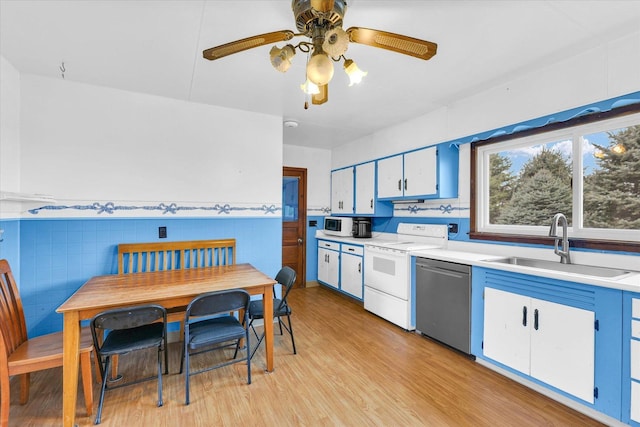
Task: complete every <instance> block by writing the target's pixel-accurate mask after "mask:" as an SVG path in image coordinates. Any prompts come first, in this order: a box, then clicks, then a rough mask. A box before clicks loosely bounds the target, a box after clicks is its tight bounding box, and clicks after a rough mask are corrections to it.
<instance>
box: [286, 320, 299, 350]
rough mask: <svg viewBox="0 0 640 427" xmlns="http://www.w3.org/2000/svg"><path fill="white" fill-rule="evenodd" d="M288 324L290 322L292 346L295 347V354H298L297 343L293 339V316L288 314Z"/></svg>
mask: <svg viewBox="0 0 640 427" xmlns="http://www.w3.org/2000/svg"><path fill="white" fill-rule="evenodd" d="M287 322H289V335H291V345H292V346H293V354H298V353H297V352H296V342H295V341H294V339H293V326H291V316H290V315H288V314H287Z"/></svg>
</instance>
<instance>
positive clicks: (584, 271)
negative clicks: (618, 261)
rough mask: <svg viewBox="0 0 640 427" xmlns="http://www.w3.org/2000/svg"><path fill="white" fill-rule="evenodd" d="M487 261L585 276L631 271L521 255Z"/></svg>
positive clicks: (609, 274) (604, 275)
mask: <svg viewBox="0 0 640 427" xmlns="http://www.w3.org/2000/svg"><path fill="white" fill-rule="evenodd" d="M486 261H487V262H499V263H502V264H512V265H521V266H523V267H533V268H540V269H544V270H554V271H562V272H566V273H575V274H581V275H584V276H595V277H606V278H609V279H611V278H614V277H616V278H617V277H618V276H623V275H625V274H629V273H631V271H629V270H620V269H617V268H607V267H594V266H591V265H581V264H561V263H560V262H557V261H545V260H542V259H533V258H520V257H509V258H498V259H488V260H486Z"/></svg>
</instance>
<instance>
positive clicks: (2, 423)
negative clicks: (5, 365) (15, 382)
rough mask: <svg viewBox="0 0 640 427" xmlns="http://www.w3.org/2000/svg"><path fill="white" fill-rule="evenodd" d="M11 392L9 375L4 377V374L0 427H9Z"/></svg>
mask: <svg viewBox="0 0 640 427" xmlns="http://www.w3.org/2000/svg"><path fill="white" fill-rule="evenodd" d="M10 390H11V384H10V383H9V374H8V373H7V375H4V373H3V375H2V378H0V427H7V426H8V425H9V407H10V403H11V398H10V396H9V392H10Z"/></svg>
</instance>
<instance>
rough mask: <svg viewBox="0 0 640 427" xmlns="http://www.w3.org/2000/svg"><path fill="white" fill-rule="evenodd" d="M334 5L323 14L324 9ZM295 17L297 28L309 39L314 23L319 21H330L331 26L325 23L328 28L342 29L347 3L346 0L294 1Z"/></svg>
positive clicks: (292, 7) (292, 6) (292, 3)
mask: <svg viewBox="0 0 640 427" xmlns="http://www.w3.org/2000/svg"><path fill="white" fill-rule="evenodd" d="M331 3H333V8H331V10H328V11H326V12H322V8H323V7H325V6H326V5H329V7H330V4H331ZM291 9H292V10H293V16H294V17H295V19H296V28H297V29H298V31H300V32H301V33H303V34H305V35H306V36H308V37H311V36H312V31H313V28H314V25H312V24H314V22H316V21H317V20H318V19H320V18H321V19H322V20H323V21H328V23H330V24H329V25H326V23H323V24H324V25H323V26H325V28H326V27H328V28H327V29H329V28H334V27H342V19H343V18H344V14H345V12H346V11H347V2H346V1H345V0H334V1H333V2H331V1H326V0H293V1H292V2H291Z"/></svg>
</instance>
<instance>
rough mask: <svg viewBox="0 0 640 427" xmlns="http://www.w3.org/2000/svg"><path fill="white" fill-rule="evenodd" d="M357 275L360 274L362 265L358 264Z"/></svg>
mask: <svg viewBox="0 0 640 427" xmlns="http://www.w3.org/2000/svg"><path fill="white" fill-rule="evenodd" d="M358 273H362V263H361V262H359V263H358Z"/></svg>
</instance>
